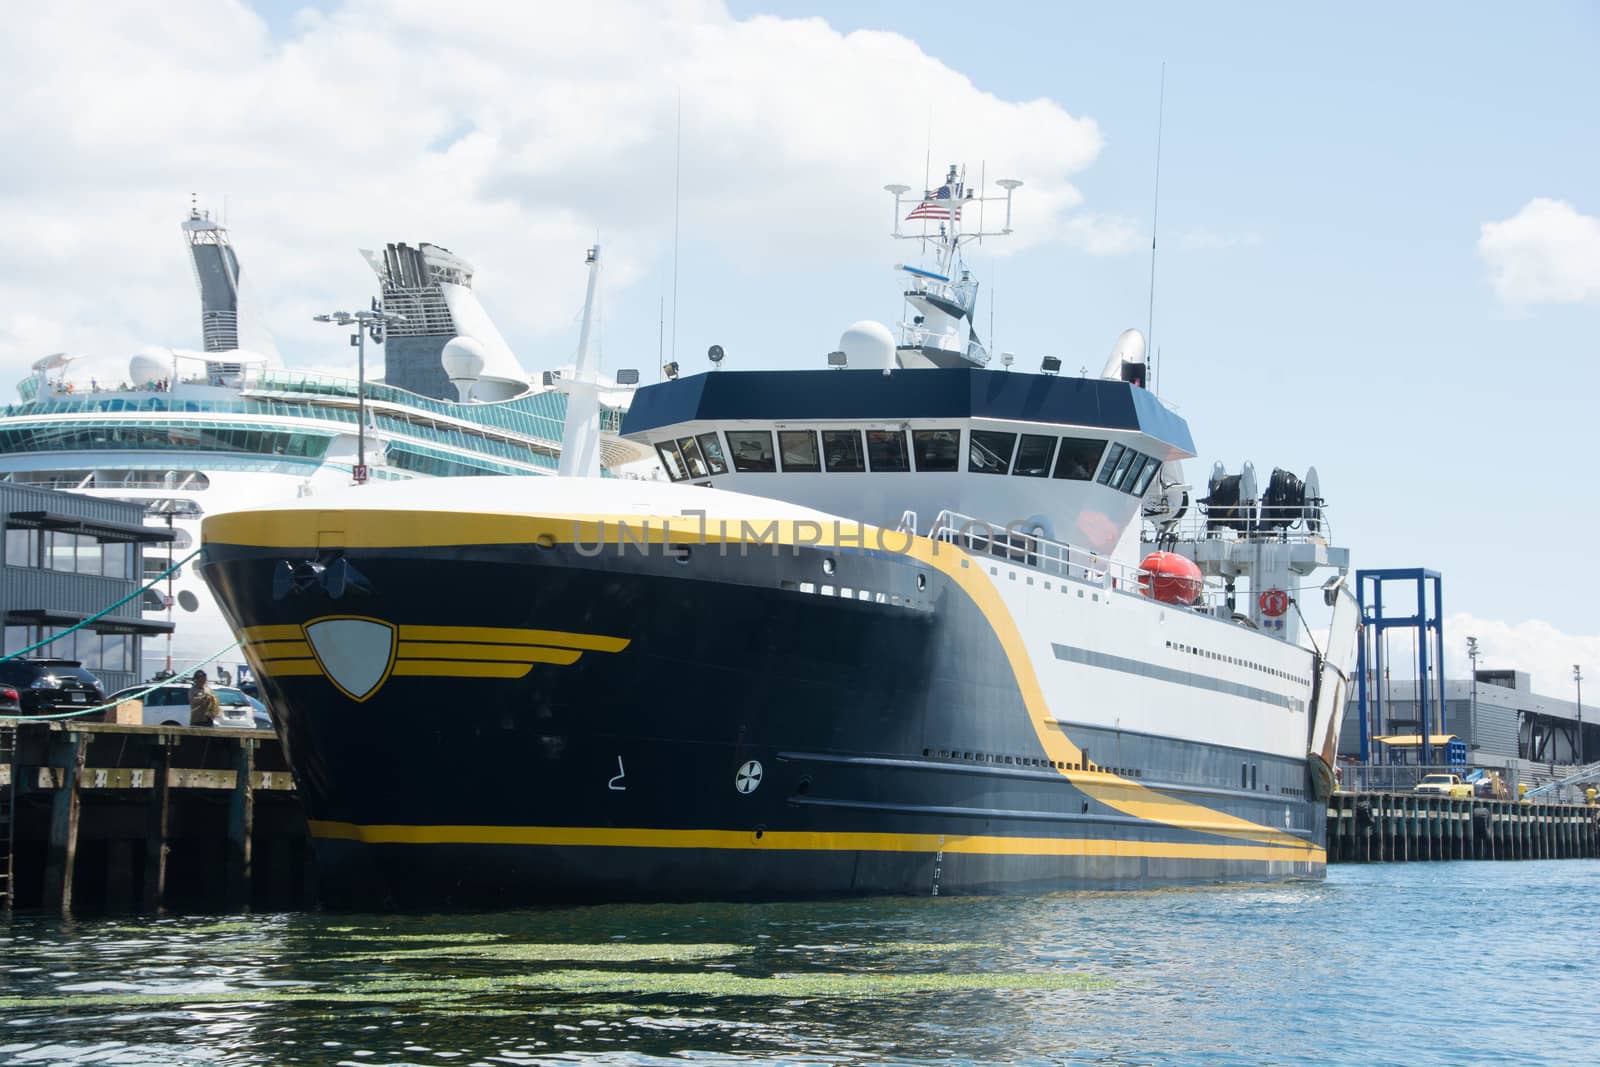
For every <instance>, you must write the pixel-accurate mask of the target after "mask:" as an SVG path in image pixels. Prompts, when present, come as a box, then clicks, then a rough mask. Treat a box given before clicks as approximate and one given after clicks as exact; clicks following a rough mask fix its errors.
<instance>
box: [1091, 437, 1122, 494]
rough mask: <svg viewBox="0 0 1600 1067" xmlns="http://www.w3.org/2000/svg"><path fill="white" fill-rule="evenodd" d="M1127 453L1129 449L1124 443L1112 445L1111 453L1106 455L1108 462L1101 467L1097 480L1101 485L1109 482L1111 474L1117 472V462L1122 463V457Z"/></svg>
mask: <svg viewBox="0 0 1600 1067" xmlns="http://www.w3.org/2000/svg"><path fill="white" fill-rule="evenodd" d="M1127 454H1128V450H1127V449H1126V448H1124V447H1123V446H1122V445H1112V446H1111V454H1110V455H1109V456H1107V457H1106V464H1105V466H1103V467H1101V468H1100V477H1098V478H1096V479H1095V481H1097V482H1099V483H1100V484H1101V485H1106V484H1107V483H1109V482H1110V481H1111V476H1112V475H1113V474H1115V473H1116V469H1117V464H1119V463H1121V462H1122V457H1123V456H1126V455H1127Z"/></svg>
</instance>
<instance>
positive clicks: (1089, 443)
mask: <svg viewBox="0 0 1600 1067" xmlns="http://www.w3.org/2000/svg"><path fill="white" fill-rule="evenodd" d="M1105 450H1106V443H1105V442H1104V441H1096V440H1094V439H1093V438H1090V437H1063V438H1062V439H1061V451H1059V452H1057V453H1056V470H1055V477H1057V478H1064V479H1066V480H1068V481H1073V482H1086V481H1088V480H1089V479H1091V478H1093V477H1094V469H1095V468H1096V467H1098V466H1099V465H1100V457H1101V456H1102V455H1103V454H1105Z"/></svg>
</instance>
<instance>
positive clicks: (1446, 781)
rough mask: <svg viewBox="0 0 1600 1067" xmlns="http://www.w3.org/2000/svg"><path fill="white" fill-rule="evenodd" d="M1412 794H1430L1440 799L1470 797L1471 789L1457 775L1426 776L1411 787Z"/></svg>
mask: <svg viewBox="0 0 1600 1067" xmlns="http://www.w3.org/2000/svg"><path fill="white" fill-rule="evenodd" d="M1411 791H1412V792H1413V793H1432V794H1434V795H1435V796H1441V797H1470V796H1471V795H1472V787H1471V786H1470V785H1467V784H1466V783H1465V782H1463V781H1462V780H1461V776H1460V775H1459V774H1427V775H1423V777H1422V781H1420V782H1418V783H1417V784H1416V785H1415V786H1413V787H1412V789H1411Z"/></svg>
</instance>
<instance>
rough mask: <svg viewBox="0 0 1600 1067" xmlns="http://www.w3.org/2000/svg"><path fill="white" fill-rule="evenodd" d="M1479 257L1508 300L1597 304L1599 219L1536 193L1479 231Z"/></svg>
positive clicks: (1599, 289) (1501, 295)
mask: <svg viewBox="0 0 1600 1067" xmlns="http://www.w3.org/2000/svg"><path fill="white" fill-rule="evenodd" d="M1478 255H1479V257H1480V258H1482V259H1483V261H1484V262H1485V263H1487V264H1488V265H1489V270H1490V273H1491V275H1492V281H1493V284H1494V291H1495V294H1496V295H1497V296H1499V298H1500V299H1501V300H1503V301H1505V302H1506V303H1508V304H1517V305H1521V304H1579V303H1588V302H1591V301H1594V302H1600V218H1595V217H1594V216H1593V215H1583V214H1580V213H1579V212H1578V209H1577V208H1575V207H1573V206H1572V205H1571V204H1569V203H1567V202H1566V201H1565V200H1549V199H1546V198H1544V197H1537V198H1535V199H1533V200H1530V201H1528V203H1527V204H1526V205H1525V206H1524V207H1523V209H1522V210H1521V211H1519V212H1517V213H1516V214H1515V215H1513V216H1511V217H1510V218H1509V219H1505V220H1503V221H1501V222H1486V223H1484V224H1483V226H1482V228H1481V229H1480V230H1479V233H1478Z"/></svg>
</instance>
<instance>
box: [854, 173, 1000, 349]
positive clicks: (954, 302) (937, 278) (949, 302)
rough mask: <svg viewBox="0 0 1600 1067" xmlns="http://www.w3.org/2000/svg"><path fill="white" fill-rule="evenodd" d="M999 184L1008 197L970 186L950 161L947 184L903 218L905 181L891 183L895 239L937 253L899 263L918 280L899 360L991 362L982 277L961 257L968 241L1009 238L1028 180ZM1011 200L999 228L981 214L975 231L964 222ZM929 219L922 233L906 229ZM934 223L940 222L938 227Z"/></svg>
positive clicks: (926, 194) (910, 294)
mask: <svg viewBox="0 0 1600 1067" xmlns="http://www.w3.org/2000/svg"><path fill="white" fill-rule="evenodd" d="M995 184H997V185H999V186H1000V188H1002V189H1004V190H1005V195H1004V196H987V195H982V193H981V192H979V191H975V190H973V189H972V188H970V187H969V186H968V185H967V179H966V172H965V170H964V169H962V168H960V167H958V166H956V165H955V164H953V163H952V164H951V165H950V171H949V173H948V174H946V175H945V179H944V184H942V185H940V186H939V187H938V188H937V189H926V190H924V191H923V194H922V197H921V198H920V199H919V200H917V201H915V202H914V203H913V206H912V207H911V210H910V212H909V213H907V214H905V215H904V216H903V217H902V215H901V210H902V207H903V205H904V203H905V201H904V197H905V194H906V193H908V192H909V191H910V187H909V186H906V185H885V186H884V187H883V188H884V190H885V191H886V192H888V193H890V194H892V195H893V196H894V233H893V234H892V235H891V236H893V237H894V238H895V239H896V240H901V241H919V242H921V244H922V252H923V254H924V256H925V257H929V258H931V261H932V267H931V269H928V268H923V267H913V266H910V265H907V264H904V263H897V264H895V269H896V270H898V271H902V272H904V273H905V274H908V275H910V277H911V281H910V283H909V286H908V288H907V289H906V292H905V298H906V302H907V304H908V305H910V308H911V314H910V316H909V318H908V319H907V321H905V322H902V323H900V334H901V340H900V345H899V347H898V349H897V353H896V355H897V358H898V361H899V364H900V365H901V366H903V367H930V366H931V367H953V366H963V365H966V366H972V365H976V366H980V367H981V366H983V365H985V364H987V363H988V362H989V350H988V349H987V348H986V347H985V346H984V344H983V341H982V339H981V338H979V336H978V331H977V325H976V321H975V316H976V313H977V307H978V282H977V279H976V278H974V277H973V276H972V272H971V271H970V270H968V269H967V266H966V264H965V262H964V261H963V259H962V256H961V248H962V246H963V245H964V244H967V243H969V242H972V241H978V240H982V239H983V238H985V237H1003V236H1006V235H1007V234H1009V233H1011V195H1012V193H1013V192H1014V191H1015V190H1016V189H1017V187H1018V186H1020V185H1021V184H1022V183H1021V182H1020V181H1017V180H1016V179H1013V178H1005V179H1001V180H1000V181H997V182H996V183H995ZM1002 201H1003V202H1004V203H1005V208H1006V210H1005V223H1004V224H1003V225H1002V226H1001V228H1000V229H998V230H988V229H985V228H984V224H983V218H982V215H981V214H980V216H979V218H978V221H977V225H976V226H975V227H974V228H973V229H971V230H964V229H963V228H962V213H963V212H966V213H967V215H968V219H969V220H970V218H971V212H972V211H973V210H978V211H980V212H981V211H982V207H983V205H985V204H987V203H991V202H993V203H999V202H1002ZM915 221H920V222H922V223H923V230H922V232H921V233H904V232H902V230H901V224H902V222H915ZM930 224H936V225H935V227H934V228H933V229H932V230H929V229H928V226H929V225H930Z"/></svg>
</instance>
